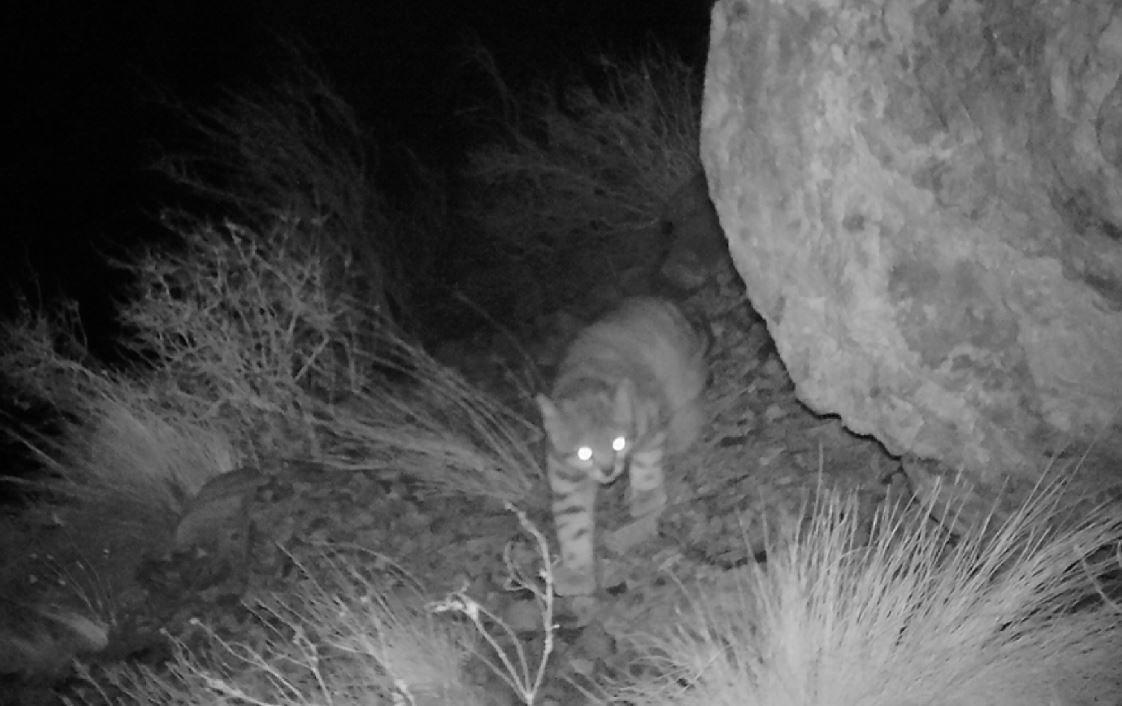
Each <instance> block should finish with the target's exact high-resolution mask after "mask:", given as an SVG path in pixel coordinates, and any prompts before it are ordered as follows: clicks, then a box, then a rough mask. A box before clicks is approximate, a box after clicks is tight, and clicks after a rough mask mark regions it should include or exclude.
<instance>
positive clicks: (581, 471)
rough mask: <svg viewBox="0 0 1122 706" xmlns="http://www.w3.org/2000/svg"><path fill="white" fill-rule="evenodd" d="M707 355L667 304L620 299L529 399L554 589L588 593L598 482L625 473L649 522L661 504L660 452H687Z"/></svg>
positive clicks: (634, 507)
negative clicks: (533, 405)
mask: <svg viewBox="0 0 1122 706" xmlns="http://www.w3.org/2000/svg"><path fill="white" fill-rule="evenodd" d="M705 354H706V341H705V339H704V338H703V337H702V336H700V335H699V334H698V331H697V330H696V329H695V328H694V327H693V325H692V324H691V323H690V321H689V320H688V319H687V318H686V316H685V315H684V314H683V313H682V311H681V310H680V309H679V308H678V307H677V306H676V305H675V304H674V303H672V302H670V301H668V300H665V299H656V298H650V297H637V298H633V299H627V300H625V301H624V302H623V303H622V304H621V305H620V306H619V307H617V308H616V309H614V310H612V311H611V312H609V313H608V314H606V315H605V316H603V317H602V318H600V319H599V320H597V321H596V322H594V323H593V324H591V325H589V326H588V327H586V328H585V329H583V330H582V331H581V332H580V333H579V334H578V335H577V337H576V340H574V341H573V343H572V344H571V345H570V347H569V349H568V351H567V352H566V354H565V356H564V358H563V359H562V361H561V365H560V367H559V369H558V373H557V378H556V380H555V381H554V384H553V390H552V393H551V395H550V396H549V397H546V396H545V395H538V396H537V402H538V406H539V407H540V408H541V413H542V425H543V427H544V428H545V431H546V434H547V436H548V437H549V439H548V441H549V443H548V453H547V460H546V468H547V472H548V476H549V484H550V488H551V489H552V491H553V518H554V524H555V525H556V530H557V540H558V544H559V546H560V553H561V563H560V565H559V566H557V567H556V568H555V570H554V590H555V591H556V592H557V593H558V594H559V595H581V594H589V593H593V592H595V590H596V585H597V577H596V558H595V553H594V546H595V534H594V530H595V518H594V511H595V505H596V493H597V491H598V489H599V486H600V485H601V484H607V483H610V482H612V481H613V480H615V479H616V478H618V477H619V476H620V475H621V474H622V473H623V472H624V470H625V469H626V470H627V471H628V481H629V486H628V493H627V500H628V509H629V511H630V513H631V516H632V517H634V518H647V517H649V518H652V519H655V518H657V516H658V514H659V513H660V512H661V511H662V509H663V508H664V507H665V505H666V497H667V496H666V487H665V480H664V468H663V466H664V457H665V455H666V454H667V453H677V452H680V451H683V450H685V449H687V448H688V447H689V446H690V445H691V444H693V442H694V441H695V440H696V439H697V437H698V435H699V434H700V432H701V426H702V422H703V417H702V408H701V400H700V396H701V392H702V390H703V388H704V387H705V382H706V377H707V368H706V362H705ZM651 526H652V528H653V526H654V525H653V524H652V525H651Z"/></svg>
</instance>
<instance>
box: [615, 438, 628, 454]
mask: <svg viewBox="0 0 1122 706" xmlns="http://www.w3.org/2000/svg"><path fill="white" fill-rule="evenodd" d="M625 448H627V439H625V438H623V437H622V436H617V437H616V438H614V439H612V450H613V451H615V452H616V453H619V452H620V451H623V450H624V449H625Z"/></svg>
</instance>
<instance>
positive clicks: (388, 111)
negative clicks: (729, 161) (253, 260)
mask: <svg viewBox="0 0 1122 706" xmlns="http://www.w3.org/2000/svg"><path fill="white" fill-rule="evenodd" d="M710 4H711V0H647V1H634V0H632V1H613V0H567V1H561V2H550V1H549V0H507V1H505V2H495V1H492V0H485V1H483V0H481V1H477V2H471V1H470V0H468V1H460V2H439V1H437V0H371V1H369V2H358V1H348V0H330V1H326V2H325V1H322V0H303V1H302V2H294V1H291V0H282V1H279V2H275V1H268V0H252V1H239V0H231V1H228V2H191V1H189V0H179V1H163V2H161V1H156V2H144V3H110V2H62V3H59V2H50V1H46V0H41V1H40V2H21V3H11V4H9V5H8V7H7V9H6V11H5V12H6V17H5V20H4V26H5V28H6V29H5V33H6V34H7V35H8V36H7V39H6V40H5V41H4V42H3V50H2V51H4V52H5V54H6V56H5V57H4V65H5V67H7V69H8V72H9V81H8V84H9V85H8V90H7V91H6V93H7V94H8V96H9V108H8V110H7V111H6V120H7V126H6V129H5V130H4V135H5V138H6V141H7V145H6V147H5V155H6V156H5V159H4V162H3V179H4V183H3V193H4V194H5V195H6V196H7V198H8V199H9V205H8V207H7V208H5V218H4V221H3V231H0V275H2V276H3V279H4V284H5V287H4V290H3V291H0V301H3V302H4V303H5V304H6V305H10V304H11V303H12V301H14V299H13V297H12V294H13V291H14V290H13V287H14V286H15V285H16V284H17V283H18V284H19V286H21V287H23V288H24V291H25V292H26V291H27V283H28V282H29V281H30V275H31V274H32V273H34V275H35V281H36V282H37V284H36V285H35V286H33V287H32V291H33V292H35V293H36V296H39V297H41V299H42V301H43V302H49V301H51V300H52V299H53V298H55V297H57V296H58V294H59V293H65V294H66V295H67V296H69V297H73V298H76V299H78V300H79V301H80V302H81V305H82V307H83V316H84V318H85V319H86V320H87V325H90V324H91V323H92V325H93V326H94V327H95V328H96V327H97V325H98V322H99V321H101V320H103V319H106V318H107V317H109V316H110V315H111V307H112V301H111V298H112V294H113V291H112V288H111V287H110V285H109V282H111V281H112V280H111V279H109V278H108V276H107V271H106V270H105V268H104V267H103V266H101V264H100V260H101V259H102V255H103V254H104V253H107V252H120V251H121V250H126V251H127V249H128V248H130V247H133V246H135V244H136V243H140V242H144V241H145V240H146V239H148V238H151V237H154V236H153V233H154V231H155V229H156V226H155V224H154V221H153V215H154V214H155V213H156V211H157V210H158V208H159V206H160V204H161V203H166V202H167V201H168V200H169V199H170V198H174V196H173V195H172V194H171V193H169V191H168V189H169V187H168V185H167V184H166V183H165V182H164V181H163V179H162V178H160V177H158V176H157V175H156V174H155V173H154V172H152V171H151V169H150V167H151V165H152V163H153V162H154V160H155V158H156V157H157V156H159V154H161V151H162V150H164V149H166V146H167V143H168V141H169V140H174V136H175V131H176V125H175V124H174V121H172V120H171V118H170V116H169V115H168V111H167V110H166V109H164V108H162V107H161V106H160V105H159V103H158V101H157V100H156V98H157V97H158V96H159V95H160V94H161V93H168V94H171V95H174V96H176V97H177V98H179V99H182V100H184V101H186V102H187V103H188V104H190V105H193V106H199V107H205V106H207V105H211V104H213V103H214V102H215V101H218V100H220V99H221V97H222V95H223V91H224V90H235V91H236V90H238V89H239V88H245V87H249V86H253V85H255V84H256V83H260V82H262V81H265V80H267V79H268V76H269V71H270V69H274V70H275V66H276V64H277V62H278V60H279V57H280V53H281V49H280V46H281V44H282V42H283V41H287V42H293V41H294V42H296V43H298V44H300V45H302V46H303V47H304V48H305V49H306V50H307V52H308V53H309V54H310V55H311V57H312V58H313V59H314V61H315V62H316V63H317V64H318V66H319V68H321V69H322V70H323V72H324V73H325V74H326V76H327V78H328V79H329V81H330V82H331V84H332V85H333V87H334V88H335V89H336V90H337V91H338V92H339V93H340V94H341V95H342V96H343V98H344V99H345V100H347V101H348V102H349V103H350V104H351V105H352V107H354V108H355V109H356V111H357V112H358V115H359V117H360V119H361V121H362V122H363V124H364V126H365V127H366V128H368V129H369V130H370V131H371V132H372V134H373V136H374V138H375V142H376V143H377V144H378V145H379V148H380V149H383V148H384V149H385V150H386V153H387V154H392V153H393V151H394V149H395V148H408V149H410V150H412V151H414V152H415V153H416V154H417V155H418V156H419V157H420V158H421V159H422V160H423V161H425V162H426V163H428V164H431V165H435V166H437V167H444V168H449V167H454V165H455V164H456V162H457V160H459V159H460V158H461V157H462V155H463V153H464V150H465V149H466V148H467V147H469V146H470V145H471V143H473V142H474V141H478V140H479V139H480V136H479V135H477V134H473V133H472V132H471V131H470V130H469V129H468V128H467V127H466V126H465V124H464V121H463V120H461V119H460V117H459V116H462V115H463V112H464V110H465V109H466V108H469V107H471V106H472V105H473V104H477V103H478V102H479V101H480V100H482V94H484V93H486V92H487V91H488V90H490V87H489V86H488V85H486V82H485V80H484V79H483V77H482V76H481V75H480V72H479V71H478V70H477V69H473V68H472V67H471V66H470V62H469V61H468V59H467V53H466V51H465V48H466V47H468V46H470V45H472V44H473V43H477V44H481V45H482V46H483V47H485V48H487V49H488V50H489V51H491V52H492V53H493V55H494V57H495V59H496V62H497V64H498V66H499V68H500V70H501V71H502V73H503V76H504V78H505V79H506V80H507V81H509V82H510V83H511V84H513V85H516V86H517V85H519V84H522V83H524V82H526V81H528V80H530V79H531V78H533V77H545V78H547V79H552V80H563V78H564V76H565V75H566V74H568V73H571V72H573V71H577V72H579V71H582V70H584V69H587V68H589V67H594V66H595V64H596V61H597V56H599V55H600V54H608V55H612V56H623V57H626V56H628V55H634V54H636V53H638V52H639V51H641V50H642V49H643V47H644V46H646V45H647V44H648V43H649V42H651V41H657V42H658V43H660V44H662V45H663V46H666V47H669V48H671V49H674V50H676V51H678V52H679V53H680V54H682V55H683V56H684V57H685V58H686V59H687V60H689V61H691V62H700V61H703V60H704V52H705V48H706V42H707V36H708V23H709V16H708V15H709V7H710ZM16 6H18V7H16ZM388 163H389V164H392V161H390V162H388ZM2 308H3V309H4V310H3V311H0V315H2V314H6V313H10V308H8V307H2Z"/></svg>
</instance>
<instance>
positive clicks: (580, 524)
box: [547, 457, 599, 596]
mask: <svg viewBox="0 0 1122 706" xmlns="http://www.w3.org/2000/svg"><path fill="white" fill-rule="evenodd" d="M547 466H548V471H549V485H550V488H551V489H552V490H553V523H554V525H555V527H556V529H557V544H558V547H559V549H560V552H561V562H560V563H559V564H557V565H556V566H554V568H553V590H554V592H555V593H557V595H559V596H579V595H588V594H591V593H595V592H596V546H595V540H596V537H595V530H596V522H595V512H596V492H597V490H598V488H599V486H598V485H597V484H596V482H595V481H593V480H592V479H591V478H589V477H588V473H587V472H586V471H583V470H577V469H573V468H570V467H569V466H568V465H566V464H564V463H562V462H561V461H559V460H557V459H554V458H552V457H550V459H549V462H548V464H547Z"/></svg>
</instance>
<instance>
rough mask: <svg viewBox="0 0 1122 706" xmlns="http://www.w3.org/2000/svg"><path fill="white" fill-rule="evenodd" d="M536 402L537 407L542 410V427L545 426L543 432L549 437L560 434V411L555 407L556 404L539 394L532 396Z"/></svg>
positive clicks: (555, 436)
mask: <svg viewBox="0 0 1122 706" xmlns="http://www.w3.org/2000/svg"><path fill="white" fill-rule="evenodd" d="M534 400H535V401H536V402H537V403H538V409H540V410H541V412H542V427H544V428H545V433H546V434H548V435H549V437H550V438H551V439H553V438H557V437H559V436H560V435H561V427H562V424H561V411H560V410H558V409H557V405H555V404H553V400H551V399H549V398H548V397H546V396H545V395H542V394H539V395H537V396H536V397H534Z"/></svg>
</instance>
